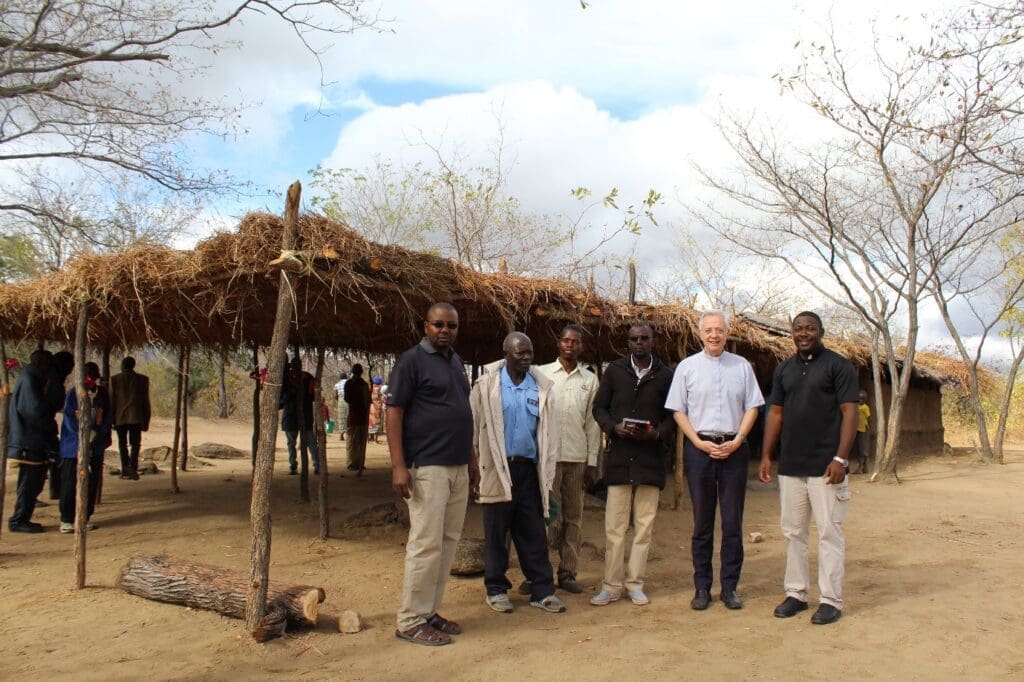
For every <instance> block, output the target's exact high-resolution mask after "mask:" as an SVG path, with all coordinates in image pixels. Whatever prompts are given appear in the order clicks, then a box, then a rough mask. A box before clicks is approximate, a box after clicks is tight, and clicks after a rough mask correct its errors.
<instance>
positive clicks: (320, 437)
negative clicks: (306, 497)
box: [313, 346, 331, 540]
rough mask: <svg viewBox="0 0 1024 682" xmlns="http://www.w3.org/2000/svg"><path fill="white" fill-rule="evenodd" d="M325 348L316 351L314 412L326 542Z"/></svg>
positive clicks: (328, 523)
mask: <svg viewBox="0 0 1024 682" xmlns="http://www.w3.org/2000/svg"><path fill="white" fill-rule="evenodd" d="M324 355H325V351H324V347H323V346H320V347H318V348H317V349H316V378H315V383H316V406H315V407H314V408H313V411H314V412H315V413H316V415H317V418H316V421H315V422H314V424H316V445H317V448H316V451H317V453H318V458H319V460H320V461H319V462H318V464H319V465H320V481H319V483H320V485H319V486H317V501H318V502H319V504H320V539H321V540H326V539H327V536H328V535H330V532H331V519H330V509H329V507H328V505H327V432H326V431H325V430H324V420H323V419H322V418H321V416H322V415H323V413H324V409H323V405H324V392H323V380H324Z"/></svg>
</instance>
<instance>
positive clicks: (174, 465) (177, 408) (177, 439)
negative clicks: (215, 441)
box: [171, 346, 185, 493]
mask: <svg viewBox="0 0 1024 682" xmlns="http://www.w3.org/2000/svg"><path fill="white" fill-rule="evenodd" d="M184 374H185V347H184V346H181V347H180V348H178V388H177V393H176V394H175V398H174V441H173V444H172V447H171V492H172V493H180V492H181V490H180V489H179V488H178V448H179V447H180V446H181V392H182V389H183V388H184V381H183V379H184Z"/></svg>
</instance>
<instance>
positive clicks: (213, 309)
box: [0, 213, 942, 383]
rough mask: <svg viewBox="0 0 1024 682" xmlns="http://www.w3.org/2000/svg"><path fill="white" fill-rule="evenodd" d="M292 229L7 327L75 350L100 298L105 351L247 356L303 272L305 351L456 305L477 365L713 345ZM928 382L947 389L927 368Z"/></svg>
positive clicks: (462, 348)
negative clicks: (567, 345)
mask: <svg viewBox="0 0 1024 682" xmlns="http://www.w3.org/2000/svg"><path fill="white" fill-rule="evenodd" d="M282 230H283V223H282V221H281V219H280V218H279V217H277V216H273V215H269V214H265V213H251V214H249V215H247V216H246V217H245V218H244V219H243V220H242V222H241V224H240V225H239V226H238V229H237V230H236V231H232V232H222V233H218V234H215V235H213V236H212V237H210V238H208V239H205V240H203V241H201V242H200V243H199V244H198V245H197V246H196V248H195V249H194V250H191V251H178V250H174V249H170V248H166V247H160V246H139V247H135V248H131V249H128V250H126V251H123V252H120V253H114V254H92V255H82V256H79V257H77V258H75V259H74V260H72V262H71V263H70V264H69V265H68V267H67V268H65V269H64V270H62V271H60V272H57V273H54V274H51V275H48V276H45V277H41V278H39V279H35V280H32V281H29V282H23V283H17V284H9V285H5V286H2V287H0V328H2V329H3V333H4V335H5V337H6V338H8V339H27V340H36V339H44V340H50V341H70V339H72V338H73V336H74V330H75V325H76V323H77V319H78V308H79V302H80V301H81V300H82V298H83V297H84V296H86V295H88V296H89V297H91V299H92V301H93V308H92V314H91V317H90V322H89V342H90V343H92V344H94V345H98V346H103V345H107V346H112V347H124V348H130V347H137V346H141V345H145V344H156V345H206V346H238V345H252V344H257V345H260V346H265V345H267V344H268V343H269V342H270V336H271V331H272V328H273V323H274V308H275V307H274V301H275V300H276V298H275V297H276V295H277V286H278V273H279V271H280V270H281V269H282V268H283V269H285V270H287V271H288V272H289V273H291V274H292V275H293V276H292V277H291V278H290V282H291V284H292V291H293V293H294V296H295V303H296V306H295V307H296V311H297V313H296V314H297V317H298V322H299V323H298V324H294V323H293V325H292V328H291V336H290V340H291V343H293V344H297V345H300V346H307V347H315V346H325V347H327V348H350V349H359V350H364V351H368V352H373V353H400V352H401V351H403V350H404V349H406V348H408V347H409V346H410V345H411V344H412V343H414V342H415V341H416V340H417V339H418V338H419V335H420V333H421V329H422V327H421V324H420V321H421V320H422V315H423V313H424V312H425V311H426V308H427V307H428V306H429V304H430V303H433V302H435V301H450V302H452V303H453V304H455V306H456V307H457V308H458V310H459V315H460V320H461V322H462V325H461V329H460V331H459V340H458V349H459V352H460V354H461V355H462V356H463V357H464V358H465V359H466V360H467V361H468V362H471V363H478V364H479V363H485V362H489V361H491V360H494V359H496V358H497V357H499V356H500V353H501V351H500V348H501V340H502V338H503V337H504V336H505V334H506V333H507V332H508V331H511V330H513V329H515V330H520V331H525V332H526V333H527V334H529V335H530V336H531V338H533V340H534V343H535V346H536V349H537V355H538V360H541V361H546V360H550V359H551V358H553V357H554V354H555V344H554V340H555V338H556V335H557V332H558V331H559V330H560V329H561V328H562V327H563V326H564V325H565V324H567V323H569V322H576V323H579V324H581V325H583V326H584V327H585V328H587V329H588V330H589V331H590V332H591V333H592V335H593V337H594V342H592V343H591V344H589V353H588V355H589V356H590V359H591V360H598V359H603V360H609V359H612V358H615V357H617V356H619V355H620V354H621V353H623V352H624V350H625V346H626V339H625V337H626V332H627V331H628V327H629V324H630V322H632V321H635V320H638V319H643V320H646V321H648V322H650V323H651V325H652V326H653V327H654V328H655V331H656V332H657V336H658V344H659V345H658V347H657V348H656V352H657V353H658V354H659V355H661V356H662V357H664V358H666V359H668V360H676V359H678V358H679V357H681V356H684V355H686V354H687V353H690V352H693V351H694V350H696V349H697V348H699V341H698V339H697V334H696V324H697V317H698V313H697V312H696V311H694V310H692V309H689V308H686V307H684V306H681V305H657V306H652V305H643V304H638V305H629V304H626V303H621V302H613V301H610V300H607V299H603V298H601V297H598V296H597V295H595V294H594V293H592V292H588V291H586V290H584V289H581V288H580V287H577V286H575V285H574V284H571V283H569V282H565V281H559V280H539V279H527V278H523V277H517V276H513V275H508V274H503V273H490V274H483V273H479V272H475V271H473V270H470V269H468V268H465V267H463V266H460V265H458V264H456V263H453V262H452V261H450V260H447V259H445V258H442V257H440V256H437V255H433V254H427V253H419V252H414V251H410V250H407V249H403V248H401V247H398V246H384V245H380V244H375V243H373V242H369V241H367V240H366V239H364V238H362V237H361V236H359V235H358V234H357V233H356V232H354V231H352V230H350V229H349V228H347V227H346V226H344V225H343V224H341V223H338V222H333V221H330V220H328V219H326V218H324V217H322V216H319V215H312V214H307V215H304V216H302V217H301V219H300V221H299V234H300V247H299V249H297V250H296V251H294V252H291V253H287V254H282V252H281V246H280V245H281V237H282ZM731 337H732V341H733V343H734V347H735V348H736V349H737V350H738V352H741V353H743V354H744V355H745V356H747V357H748V358H750V359H751V360H752V361H754V363H755V365H756V366H758V368H759V374H760V375H762V378H763V379H769V378H770V377H766V376H763V374H764V373H765V372H766V371H770V369H767V368H770V367H772V366H774V364H775V363H776V362H777V361H778V360H779V359H781V358H784V357H787V356H788V355H790V354H791V353H792V352H793V346H792V342H791V341H790V339H789V336H788V330H786V329H785V328H782V327H779V326H777V325H773V324H772V323H771V322H770V321H765V320H760V319H753V318H745V317H742V316H741V317H740V318H738V319H736V320H734V321H733V325H732V329H731ZM829 344H830V346H832V347H833V348H835V349H836V350H838V351H840V352H842V353H843V354H845V355H847V356H848V357H850V358H851V359H852V360H853V361H854V362H855V363H857V364H858V365H860V366H864V365H866V364H868V363H869V362H870V356H869V353H868V351H867V349H866V348H864V347H863V346H860V345H858V344H854V343H850V342H846V341H843V340H842V339H837V338H835V337H832V338H830V339H829ZM920 375H921V378H922V379H924V380H926V381H930V382H934V383H939V382H940V381H941V379H942V377H941V376H940V375H938V374H937V373H932V372H928V370H927V369H926V368H924V367H921V368H920Z"/></svg>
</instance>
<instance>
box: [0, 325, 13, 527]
mask: <svg viewBox="0 0 1024 682" xmlns="http://www.w3.org/2000/svg"><path fill="white" fill-rule="evenodd" d="M0 363H3V366H2V367H0V377H2V378H3V382H2V383H0V520H2V519H4V518H6V516H5V515H4V513H3V512H4V496H5V495H6V492H7V410H8V408H9V406H10V403H11V392H12V390H13V387H12V386H11V373H10V372H9V371H8V370H7V345H6V344H5V343H4V336H3V333H0ZM3 525H4V524H3V523H0V528H2V527H3Z"/></svg>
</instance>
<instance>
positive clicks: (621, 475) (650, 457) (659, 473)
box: [594, 355, 676, 488]
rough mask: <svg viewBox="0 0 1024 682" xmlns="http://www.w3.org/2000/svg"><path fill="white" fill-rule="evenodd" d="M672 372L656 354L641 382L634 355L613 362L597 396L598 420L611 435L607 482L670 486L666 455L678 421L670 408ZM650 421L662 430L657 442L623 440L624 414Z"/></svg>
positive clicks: (669, 449)
mask: <svg viewBox="0 0 1024 682" xmlns="http://www.w3.org/2000/svg"><path fill="white" fill-rule="evenodd" d="M671 384H672V370H670V369H669V368H668V367H666V366H665V364H664V363H662V362H661V361H660V360H658V358H655V357H652V358H651V371H650V372H648V373H647V374H645V375H644V378H643V379H641V380H640V381H639V383H638V382H637V377H636V372H634V371H633V365H632V363H631V362H630V359H629V356H628V355H627V356H625V357H623V358H619V359H618V360H615V361H614V362H612V363H610V364H609V365H608V368H607V369H605V371H604V376H602V377H601V384H600V385H599V386H598V388H597V397H595V398H594V419H596V420H597V423H598V424H599V425H600V426H601V430H602V431H604V432H605V434H607V436H608V449H607V453H606V456H605V464H604V481H605V483H606V484H608V485H624V484H629V483H636V484H640V485H656V486H658V487H659V488H664V487H665V456H666V453H668V452H671V448H672V445H673V444H674V442H675V432H676V423H675V420H674V419H673V418H672V412H671V411H670V410H666V409H665V399H666V398H667V397H668V389H669V386H670V385H671ZM625 417H630V418H632V419H647V420H649V421H650V422H651V424H652V425H653V426H654V428H655V429H657V431H658V435H659V438H658V440H654V441H639V440H633V439H627V438H618V437H616V435H615V425H616V424H618V423H620V422H621V421H622V420H623V418H625Z"/></svg>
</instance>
